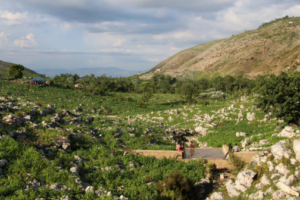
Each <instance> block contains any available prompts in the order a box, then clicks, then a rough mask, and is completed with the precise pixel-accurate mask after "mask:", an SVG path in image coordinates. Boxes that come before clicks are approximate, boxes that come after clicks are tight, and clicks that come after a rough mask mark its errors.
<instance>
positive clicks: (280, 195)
mask: <svg viewBox="0 0 300 200" xmlns="http://www.w3.org/2000/svg"><path fill="white" fill-rule="evenodd" d="M286 195H287V194H286V193H285V192H283V191H280V190H279V191H275V192H273V194H272V197H273V199H274V200H279V199H283V198H284V197H286Z"/></svg>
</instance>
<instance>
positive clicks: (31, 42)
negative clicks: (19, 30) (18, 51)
mask: <svg viewBox="0 0 300 200" xmlns="http://www.w3.org/2000/svg"><path fill="white" fill-rule="evenodd" d="M14 44H15V45H16V46H20V47H22V48H24V47H31V46H35V45H38V43H37V42H36V41H35V39H34V35H33V34H32V33H30V34H28V35H27V36H26V37H22V38H21V39H16V40H15V41H14Z"/></svg>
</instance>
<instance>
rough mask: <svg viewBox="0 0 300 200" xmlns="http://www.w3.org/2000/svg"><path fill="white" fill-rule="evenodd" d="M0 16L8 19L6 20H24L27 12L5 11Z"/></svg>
mask: <svg viewBox="0 0 300 200" xmlns="http://www.w3.org/2000/svg"><path fill="white" fill-rule="evenodd" d="M1 17H2V18H4V19H8V20H13V21H15V20H24V19H27V18H28V13H27V12H24V13H20V12H16V13H12V12H7V11H6V12H5V13H4V14H2V15H1Z"/></svg>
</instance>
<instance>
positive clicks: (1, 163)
mask: <svg viewBox="0 0 300 200" xmlns="http://www.w3.org/2000/svg"><path fill="white" fill-rule="evenodd" d="M5 165H8V162H7V160H5V159H2V160H0V167H4V166H5Z"/></svg>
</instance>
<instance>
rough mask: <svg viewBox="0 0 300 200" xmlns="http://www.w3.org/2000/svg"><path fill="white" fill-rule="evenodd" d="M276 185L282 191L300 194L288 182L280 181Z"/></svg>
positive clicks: (294, 194) (295, 194)
mask: <svg viewBox="0 0 300 200" xmlns="http://www.w3.org/2000/svg"><path fill="white" fill-rule="evenodd" d="M276 186H277V187H278V189H280V190H281V191H283V192H285V193H287V194H290V195H293V196H297V197H298V196H299V193H298V192H296V191H295V190H293V189H292V188H290V187H289V186H287V185H286V184H284V183H282V182H278V183H277V184H276Z"/></svg>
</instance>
